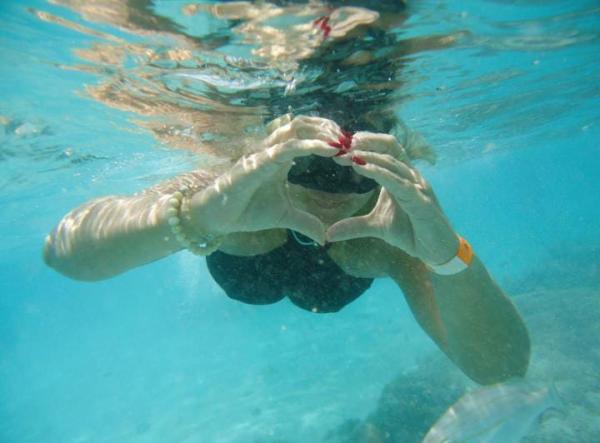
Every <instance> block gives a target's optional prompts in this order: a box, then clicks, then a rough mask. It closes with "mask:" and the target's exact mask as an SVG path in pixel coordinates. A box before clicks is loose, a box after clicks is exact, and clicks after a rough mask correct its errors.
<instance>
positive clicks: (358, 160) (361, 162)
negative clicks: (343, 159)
mask: <svg viewBox="0 0 600 443" xmlns="http://www.w3.org/2000/svg"><path fill="white" fill-rule="evenodd" d="M352 163H356V164H357V165H360V166H364V165H366V164H367V162H366V161H365V160H364V159H362V158H360V157H359V156H358V155H353V156H352Z"/></svg>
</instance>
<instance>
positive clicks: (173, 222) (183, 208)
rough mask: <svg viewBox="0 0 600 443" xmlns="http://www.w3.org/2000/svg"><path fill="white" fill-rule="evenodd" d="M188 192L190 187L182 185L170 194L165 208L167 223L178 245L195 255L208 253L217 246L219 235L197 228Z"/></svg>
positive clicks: (218, 244)
mask: <svg viewBox="0 0 600 443" xmlns="http://www.w3.org/2000/svg"><path fill="white" fill-rule="evenodd" d="M190 193H191V191H190V189H189V188H187V187H185V186H184V187H182V188H181V189H179V191H176V192H174V193H173V194H172V195H171V196H170V198H169V200H168V206H167V210H166V214H167V223H168V224H169V228H170V230H171V232H172V234H173V236H174V238H175V240H176V241H177V242H178V243H179V244H180V246H182V247H183V248H185V249H188V250H190V251H191V252H192V253H194V254H196V255H209V254H211V253H213V252H214V251H216V250H217V249H218V248H219V246H220V244H221V237H220V236H218V235H215V234H213V233H211V232H210V231H208V230H206V231H199V230H198V229H197V227H196V224H195V223H194V222H193V220H192V211H191V210H190V198H189V194H190Z"/></svg>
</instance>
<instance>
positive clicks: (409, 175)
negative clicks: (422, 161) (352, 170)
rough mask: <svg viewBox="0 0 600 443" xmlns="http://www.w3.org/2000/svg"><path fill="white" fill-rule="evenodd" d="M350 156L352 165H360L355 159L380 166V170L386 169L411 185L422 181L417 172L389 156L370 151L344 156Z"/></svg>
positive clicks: (353, 152) (355, 151)
mask: <svg viewBox="0 0 600 443" xmlns="http://www.w3.org/2000/svg"><path fill="white" fill-rule="evenodd" d="M348 155H349V156H350V160H351V161H352V163H358V164H360V161H358V162H357V160H356V159H357V158H358V159H360V160H362V161H363V162H366V163H367V164H372V165H376V166H380V167H382V168H385V169H387V170H388V171H390V172H392V173H394V174H396V175H398V176H399V177H401V178H403V179H406V180H408V181H411V182H413V183H421V182H422V181H423V177H422V176H421V174H419V172H418V171H417V170H416V169H414V168H411V167H410V166H409V165H407V164H406V163H404V162H402V161H400V160H398V159H397V158H395V157H394V156H392V155H390V154H380V153H377V152H370V151H361V150H354V151H352V152H351V153H349V154H346V156H348Z"/></svg>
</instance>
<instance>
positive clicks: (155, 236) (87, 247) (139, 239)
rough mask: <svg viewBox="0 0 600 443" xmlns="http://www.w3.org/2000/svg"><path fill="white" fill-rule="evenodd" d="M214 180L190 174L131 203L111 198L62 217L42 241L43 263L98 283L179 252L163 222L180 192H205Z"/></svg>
mask: <svg viewBox="0 0 600 443" xmlns="http://www.w3.org/2000/svg"><path fill="white" fill-rule="evenodd" d="M213 179H214V175H211V174H208V173H206V172H201V171H198V172H192V173H188V174H184V175H181V176H178V177H175V178H174V179H172V180H169V181H166V182H163V183H161V184H159V185H157V186H155V187H153V188H150V189H148V190H146V191H144V192H143V193H141V194H138V195H134V196H131V197H121V196H110V197H103V198H100V199H96V200H93V201H91V202H88V203H86V204H84V205H82V206H80V207H79V208H77V209H75V210H73V211H71V212H70V213H69V214H67V215H66V216H65V217H64V218H63V219H62V220H61V221H60V223H59V224H58V226H57V227H56V228H55V229H54V230H53V231H52V233H50V234H49V235H48V237H47V238H46V244H45V248H44V259H45V261H46V263H47V264H48V265H49V266H51V267H53V268H54V269H56V270H57V271H58V272H60V273H62V274H64V275H67V276H68V277H71V278H74V279H77V280H100V279H104V278H109V277H112V276H114V275H117V274H120V273H122V272H125V271H127V270H128V269H131V268H134V267H137V266H140V265H143V264H146V263H149V262H152V261H154V260H157V259H159V258H162V257H165V256H167V255H169V254H171V253H173V252H176V251H178V250H179V249H181V247H180V246H179V244H178V243H177V241H176V240H175V239H174V236H173V235H172V233H171V231H170V228H169V225H168V221H167V216H166V209H167V208H168V204H169V199H170V196H171V194H172V193H173V192H175V191H176V190H177V189H179V188H180V187H181V186H183V185H186V186H189V187H192V188H196V189H197V188H199V187H200V188H201V187H203V186H207V185H208V184H209V183H211V182H212V180H213Z"/></svg>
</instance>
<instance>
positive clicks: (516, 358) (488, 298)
mask: <svg viewBox="0 0 600 443" xmlns="http://www.w3.org/2000/svg"><path fill="white" fill-rule="evenodd" d="M412 260H414V261H415V262H418V263H420V264H413V267H415V269H414V270H413V273H412V279H408V282H407V276H406V274H407V272H406V269H403V270H401V271H397V272H395V273H394V274H395V275H393V277H394V279H395V280H396V281H398V282H399V283H400V284H401V286H402V288H403V290H404V293H405V296H406V298H407V301H408V303H409V305H410V306H411V309H412V310H413V312H414V313H415V317H416V318H417V320H418V321H419V323H420V324H421V325H422V326H423V328H424V329H425V330H426V331H427V332H428V334H429V335H430V336H431V337H432V338H433V339H434V340H435V341H436V343H437V344H438V345H439V346H440V348H442V350H444V352H446V354H447V355H448V356H449V357H450V358H451V359H452V360H453V361H454V362H455V363H456V364H457V365H458V366H459V367H460V368H461V369H462V370H463V371H464V372H465V374H467V375H468V376H469V377H471V378H473V379H474V380H475V381H477V382H479V383H484V384H488V383H494V382H498V381H501V380H506V379H508V378H510V377H513V376H523V375H524V374H525V372H526V370H527V366H528V363H529V353H530V342H529V335H528V333H527V329H526V327H525V324H524V323H523V320H522V319H521V317H520V315H519V313H518V312H517V310H516V308H515V307H514V305H513V304H512V302H511V301H510V299H509V298H508V297H507V296H506V295H505V294H504V293H503V291H502V290H501V288H500V287H499V286H498V285H497V284H496V283H495V282H494V280H493V279H492V278H491V277H490V275H489V273H488V272H487V270H486V269H485V266H484V265H483V263H481V261H480V260H479V259H478V258H477V257H474V259H473V262H472V263H471V265H470V266H469V268H467V269H466V270H464V271H462V272H460V273H458V274H455V275H451V276H441V275H436V274H434V273H432V272H431V271H429V270H428V269H427V268H426V267H425V265H423V264H422V263H421V262H420V261H418V260H416V259H412ZM415 270H416V272H415Z"/></svg>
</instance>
